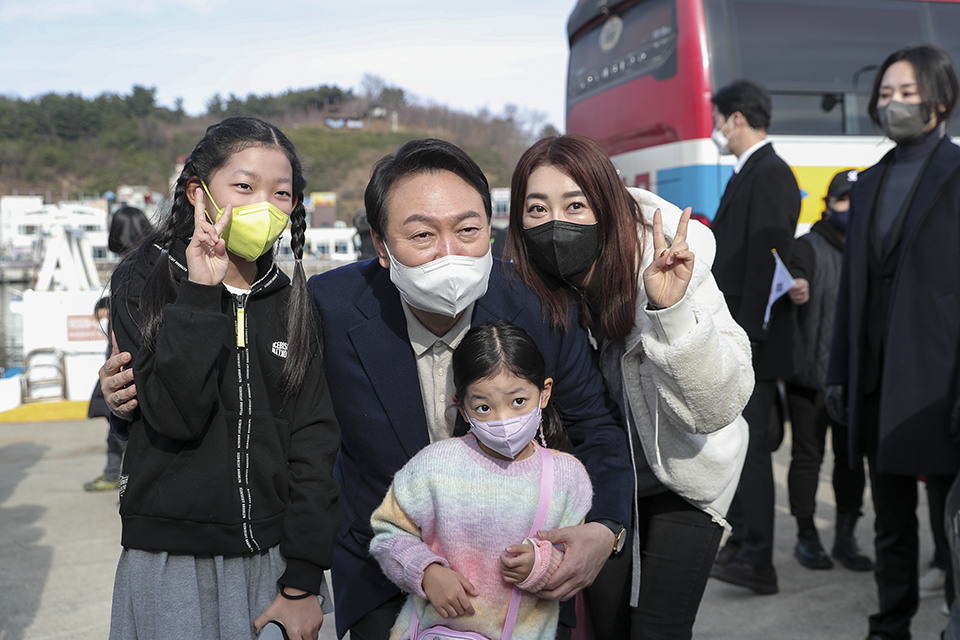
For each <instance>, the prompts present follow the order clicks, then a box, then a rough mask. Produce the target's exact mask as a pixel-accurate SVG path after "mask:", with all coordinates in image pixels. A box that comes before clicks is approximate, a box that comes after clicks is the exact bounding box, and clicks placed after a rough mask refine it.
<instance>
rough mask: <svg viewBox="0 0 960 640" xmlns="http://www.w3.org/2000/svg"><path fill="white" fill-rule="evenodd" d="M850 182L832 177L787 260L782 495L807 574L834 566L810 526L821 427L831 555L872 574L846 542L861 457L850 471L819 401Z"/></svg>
mask: <svg viewBox="0 0 960 640" xmlns="http://www.w3.org/2000/svg"><path fill="white" fill-rule="evenodd" d="M856 180H857V171H856V170H855V169H844V170H843V171H840V172H839V173H837V174H836V175H835V176H833V179H832V180H831V181H830V186H829V187H828V188H827V195H826V196H825V197H824V201H825V203H826V209H825V211H824V212H823V216H822V218H821V219H820V220H818V221H817V222H816V223H814V225H813V228H811V229H810V233H808V234H806V235H803V236H801V237H800V238H798V239H797V241H796V242H795V243H794V245H793V254H792V255H791V256H790V273H791V275H793V277H794V278H795V280H794V285H793V287H792V288H791V289H790V292H789V293H790V300H791V301H792V302H793V303H794V304H795V305H797V316H798V324H799V328H800V336H799V337H800V345H801V348H802V355H803V358H802V360H801V363H800V369H799V371H798V372H797V373H796V374H795V375H793V376H792V377H791V378H789V379H788V380H787V384H786V386H787V402H788V404H789V407H790V418H791V427H792V431H791V435H792V438H791V440H792V448H791V455H790V470H789V472H788V473H787V491H788V493H789V496H790V513H791V514H792V515H793V517H794V518H796V519H797V546H796V549H795V550H794V556H795V557H796V558H797V560H798V561H799V562H800V564H802V565H803V566H805V567H808V568H810V569H830V568H832V567H833V562H832V561H831V560H830V557H829V556H828V555H827V554H826V552H825V551H824V550H823V546H822V545H821V544H820V536H819V535H818V534H817V528H816V526H815V525H814V522H813V514H814V511H815V509H816V498H817V485H818V484H819V482H820V478H819V475H820V465H821V464H822V462H823V453H824V447H825V445H826V437H827V428H828V427H829V428H830V433H831V435H832V439H831V442H832V444H833V453H834V464H833V492H834V497H835V498H836V504H837V517H836V535H835V536H834V543H833V551H832V553H831V555H832V556H833V557H834V558H836V559H837V560H838V561H840V563H841V564H842V565H843V566H845V567H846V568H848V569H851V570H853V571H869V570H870V569H872V568H873V562H872V561H871V560H870V558H868V557H866V556H865V555H863V554H862V553H860V549H859V548H858V546H857V541H856V538H855V537H854V535H853V533H854V529H855V527H856V523H857V519H858V518H859V517H860V516H861V515H862V514H861V512H860V509H861V507H863V488H864V484H865V481H866V478H865V473H864V469H863V457H862V456H858V457H857V458H856V464H855V466H854V467H853V468H851V467H850V465H849V463H848V455H847V428H846V425H844V424H839V423H833V424H831V423H830V420H829V418H828V417H827V410H826V406H825V405H824V401H823V392H824V386H825V382H826V378H827V364H828V362H829V361H830V342H831V340H832V338H833V321H834V317H835V316H836V312H837V289H838V288H839V286H840V265H841V263H842V260H843V243H844V240H845V238H846V233H847V225H848V222H849V219H850V188H851V186H852V185H853V184H854V183H855V182H856Z"/></svg>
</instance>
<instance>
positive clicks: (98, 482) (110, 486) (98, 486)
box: [83, 473, 120, 491]
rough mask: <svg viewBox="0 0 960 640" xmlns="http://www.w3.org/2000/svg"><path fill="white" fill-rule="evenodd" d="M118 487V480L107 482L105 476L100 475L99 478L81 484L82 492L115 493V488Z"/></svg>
mask: <svg viewBox="0 0 960 640" xmlns="http://www.w3.org/2000/svg"><path fill="white" fill-rule="evenodd" d="M118 486H120V480H119V479H117V480H107V476H106V475H105V474H102V473H101V474H100V475H99V477H97V478H95V479H93V480H91V481H90V482H84V483H83V490H84V491H116V490H117V487H118Z"/></svg>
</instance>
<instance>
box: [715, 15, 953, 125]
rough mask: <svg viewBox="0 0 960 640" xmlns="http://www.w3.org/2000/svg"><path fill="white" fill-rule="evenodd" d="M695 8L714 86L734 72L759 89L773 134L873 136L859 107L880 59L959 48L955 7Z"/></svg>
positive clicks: (863, 103) (863, 108)
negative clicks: (924, 45)
mask: <svg viewBox="0 0 960 640" xmlns="http://www.w3.org/2000/svg"><path fill="white" fill-rule="evenodd" d="M703 6H704V11H705V14H706V22H707V30H708V39H709V47H710V70H711V82H712V84H713V86H714V87H722V86H724V85H726V84H729V83H730V82H732V81H733V80H735V79H737V78H749V79H750V80H752V81H754V82H757V83H759V84H762V85H763V86H765V87H766V88H767V90H768V91H769V92H770V97H771V100H772V102H773V114H774V118H773V121H772V122H771V126H770V133H771V134H774V135H775V134H800V135H803V134H827V135H842V134H846V135H877V134H878V133H879V132H878V131H877V129H876V128H875V127H874V125H873V123H871V122H870V120H869V118H868V116H867V113H866V111H867V110H866V105H867V100H868V99H869V97H870V90H871V88H872V85H873V80H874V76H875V75H876V70H877V66H878V65H879V64H880V62H882V61H883V59H884V58H886V57H887V56H888V55H889V54H890V53H892V52H893V51H895V50H897V49H899V48H901V47H903V46H905V45H907V44H911V43H920V42H932V43H934V44H939V45H940V46H943V47H944V48H945V49H947V52H948V53H950V54H951V57H953V58H954V59H957V54H960V50H957V49H958V47H957V46H956V43H957V42H958V40H957V38H956V34H957V33H958V29H960V6H958V5H956V4H948V3H923V2H904V1H899V2H896V1H891V0H868V1H864V0H829V1H823V0H806V1H796V0H795V1H792V2H770V1H769V0H767V1H766V2H764V1H762V0H704V2H703ZM951 45H952V46H951ZM951 48H952V49H954V50H953V51H951V50H950V49H951ZM951 129H952V130H958V129H957V125H954V127H952V128H951Z"/></svg>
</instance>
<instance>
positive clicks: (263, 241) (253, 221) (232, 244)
mask: <svg viewBox="0 0 960 640" xmlns="http://www.w3.org/2000/svg"><path fill="white" fill-rule="evenodd" d="M200 184H201V185H203V190H204V191H205V192H206V194H207V197H208V198H210V203H211V204H213V207H214V208H215V209H216V210H217V217H216V220H213V222H216V221H217V220H219V219H220V216H222V215H223V211H224V210H223V209H221V208H220V207H218V206H217V203H216V202H215V201H214V199H213V196H212V195H210V190H209V189H207V185H206V183H204V182H203V181H201V182H200ZM207 218H208V219H209V218H210V212H209V211H208V212H207ZM289 222H290V216H288V215H287V214H285V213H284V212H283V211H281V210H280V209H278V208H277V207H276V206H275V205H273V204H272V203H270V202H256V203H254V204H246V205H243V206H242V207H234V208H233V213H232V214H231V217H230V222H228V223H227V226H226V228H225V229H224V230H223V233H221V234H220V237H221V238H223V239H224V241H225V242H226V243H227V251H229V252H230V253H233V254H236V255H238V256H240V257H241V258H243V259H244V260H246V261H248V262H254V261H255V260H256V259H257V258H259V257H260V256H262V255H263V254H265V253H266V252H267V251H269V250H270V249H271V247H273V244H274V243H275V242H276V241H277V238H279V237H280V234H281V233H283V230H284V229H286V228H287V224H288V223H289Z"/></svg>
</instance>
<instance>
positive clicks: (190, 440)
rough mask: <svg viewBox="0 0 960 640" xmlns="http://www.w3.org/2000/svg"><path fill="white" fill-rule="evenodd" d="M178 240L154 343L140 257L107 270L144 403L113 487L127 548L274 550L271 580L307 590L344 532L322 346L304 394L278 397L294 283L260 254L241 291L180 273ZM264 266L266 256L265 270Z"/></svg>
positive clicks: (152, 251)
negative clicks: (146, 342)
mask: <svg viewBox="0 0 960 640" xmlns="http://www.w3.org/2000/svg"><path fill="white" fill-rule="evenodd" d="M184 250H185V246H184V244H183V243H182V242H177V243H175V244H174V246H173V247H171V249H170V256H169V257H170V259H171V262H172V265H173V271H174V273H175V274H176V278H177V281H178V293H177V299H176V301H175V302H174V303H172V304H169V305H167V306H166V307H165V308H164V312H163V325H162V327H161V328H160V330H159V332H158V334H157V340H156V348H155V349H154V350H153V351H147V350H142V349H141V348H140V346H141V336H140V331H139V328H138V324H137V320H138V319H139V317H140V313H139V294H140V291H141V290H142V289H143V287H144V285H145V281H146V279H147V276H148V274H149V272H150V271H152V269H153V265H154V264H155V263H156V259H157V258H158V257H159V256H160V251H159V249H156V248H155V247H149V248H147V251H148V252H149V253H148V256H149V258H148V262H149V264H143V263H142V262H141V261H139V260H136V259H134V260H131V261H129V262H126V263H124V264H123V265H121V266H120V267H119V268H118V269H117V271H116V272H115V274H114V276H113V279H112V291H113V310H112V318H113V329H114V332H115V334H116V338H117V344H118V346H119V347H120V350H121V351H129V352H130V353H131V354H132V355H133V370H134V382H135V383H136V386H137V398H138V404H139V410H138V411H137V415H136V417H135V419H134V421H133V423H132V425H131V427H130V438H129V444H128V446H127V451H126V455H125V457H124V461H123V475H122V477H121V484H120V515H121V518H122V521H123V535H122V540H121V542H122V544H123V546H124V547H127V548H133V549H143V550H147V551H166V552H169V553H177V554H191V555H207V554H211V555H244V554H254V553H259V552H263V551H266V550H267V549H269V548H271V547H273V546H276V545H277V544H279V545H280V552H281V553H282V554H283V556H284V558H285V559H286V561H287V569H286V571H285V573H284V574H283V577H282V578H281V579H280V583H281V584H284V585H287V586H291V587H296V588H300V589H304V590H307V591H310V592H313V593H317V592H318V590H319V585H320V581H321V579H322V575H323V571H324V569H326V568H328V567H330V565H331V564H332V562H333V540H334V536H335V535H336V532H337V530H338V529H339V527H340V522H341V513H340V506H339V503H338V494H339V489H338V487H337V484H336V482H335V480H334V478H333V466H334V462H335V460H336V455H337V450H338V447H339V443H340V434H339V428H338V425H337V421H336V417H335V416H334V413H333V406H332V404H331V401H330V394H329V391H328V389H327V382H326V378H325V376H324V371H323V364H322V361H321V357H320V347H319V344H318V343H315V344H312V345H311V346H310V348H311V350H312V352H313V353H312V357H311V359H310V361H309V367H308V370H307V373H306V376H305V377H304V380H303V384H302V386H301V388H300V390H299V392H298V393H297V394H296V395H295V396H294V397H292V398H290V399H285V398H284V397H283V395H282V393H281V392H280V384H279V381H280V373H281V371H282V369H283V365H284V362H285V358H286V355H287V333H286V309H287V305H288V302H289V298H290V280H289V279H288V278H287V276H286V275H284V274H283V272H281V271H280V270H279V269H278V268H277V267H276V265H274V264H272V263H270V262H269V260H266V261H265V260H261V261H260V262H261V268H260V271H261V272H265V273H263V275H261V276H260V277H259V278H258V280H257V281H256V282H255V283H254V285H253V287H252V289H251V291H250V293H249V294H244V295H241V296H235V295H233V294H231V293H230V292H228V291H227V290H226V288H224V287H223V286H221V285H216V286H206V285H200V284H196V283H193V282H190V281H189V280H188V279H187V271H186V258H185V257H184ZM264 263H266V265H264Z"/></svg>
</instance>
